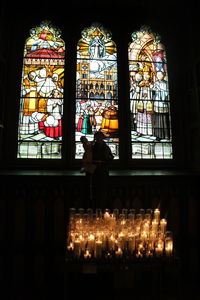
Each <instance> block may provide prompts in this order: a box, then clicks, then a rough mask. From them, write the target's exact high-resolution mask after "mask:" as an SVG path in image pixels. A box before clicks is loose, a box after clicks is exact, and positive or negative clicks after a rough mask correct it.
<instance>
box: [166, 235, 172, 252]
mask: <svg viewBox="0 0 200 300" xmlns="http://www.w3.org/2000/svg"><path fill="white" fill-rule="evenodd" d="M165 253H166V255H167V256H170V255H172V253H173V240H171V239H170V238H166V239H165Z"/></svg>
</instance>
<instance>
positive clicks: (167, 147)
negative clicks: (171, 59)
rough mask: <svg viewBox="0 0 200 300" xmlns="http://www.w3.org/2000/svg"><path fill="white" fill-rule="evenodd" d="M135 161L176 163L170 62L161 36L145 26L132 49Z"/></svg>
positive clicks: (132, 127)
mask: <svg viewBox="0 0 200 300" xmlns="http://www.w3.org/2000/svg"><path fill="white" fill-rule="evenodd" d="M128 57H129V79H130V112H131V143H132V158H133V159H172V158H173V154H172V133H171V120H170V95H169V86H168V73H167V60H166V51H165V47H164V45H163V44H162V43H161V39H160V36H159V35H158V34H156V33H153V32H152V31H151V29H150V28H148V27H147V26H143V27H142V28H141V29H140V30H138V31H135V32H133V33H132V42H131V43H130V44H129V47H128Z"/></svg>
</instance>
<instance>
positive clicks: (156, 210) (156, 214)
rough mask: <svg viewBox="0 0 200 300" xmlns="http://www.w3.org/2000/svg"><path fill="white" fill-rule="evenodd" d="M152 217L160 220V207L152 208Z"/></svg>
mask: <svg viewBox="0 0 200 300" xmlns="http://www.w3.org/2000/svg"><path fill="white" fill-rule="evenodd" d="M154 219H155V220H157V222H159V221H160V209H159V208H156V209H155V210H154Z"/></svg>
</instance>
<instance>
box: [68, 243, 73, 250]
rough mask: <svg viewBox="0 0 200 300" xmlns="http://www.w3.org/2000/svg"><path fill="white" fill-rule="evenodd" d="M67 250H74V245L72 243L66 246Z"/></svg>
mask: <svg viewBox="0 0 200 300" xmlns="http://www.w3.org/2000/svg"><path fill="white" fill-rule="evenodd" d="M67 249H68V250H73V249H74V245H73V243H72V242H70V244H69V245H68V246H67Z"/></svg>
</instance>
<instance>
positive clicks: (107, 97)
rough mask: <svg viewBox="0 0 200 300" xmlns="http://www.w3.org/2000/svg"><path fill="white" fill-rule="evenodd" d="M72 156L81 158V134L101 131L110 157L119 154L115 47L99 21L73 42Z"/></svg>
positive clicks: (88, 137)
mask: <svg viewBox="0 0 200 300" xmlns="http://www.w3.org/2000/svg"><path fill="white" fill-rule="evenodd" d="M75 122H76V124H75V125H76V132H75V143H76V151H75V158H77V159H79V158H82V155H83V152H84V150H83V147H82V144H81V143H80V138H81V136H86V137H87V139H88V140H89V141H92V140H93V137H94V133H95V132H96V131H102V132H103V133H104V135H105V140H106V142H107V144H108V145H109V147H110V149H111V151H112V153H113V155H114V158H115V159H117V158H118V157H119V145H118V142H119V137H118V127H119V124H118V85H117V49H116V45H115V43H114V42H113V41H112V39H111V33H110V32H109V31H108V30H106V29H104V28H103V27H102V26H101V25H100V24H92V25H91V27H88V28H86V29H84V30H83V31H82V38H81V39H80V40H79V42H78V45H77V71H76V118H75Z"/></svg>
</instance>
